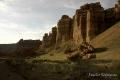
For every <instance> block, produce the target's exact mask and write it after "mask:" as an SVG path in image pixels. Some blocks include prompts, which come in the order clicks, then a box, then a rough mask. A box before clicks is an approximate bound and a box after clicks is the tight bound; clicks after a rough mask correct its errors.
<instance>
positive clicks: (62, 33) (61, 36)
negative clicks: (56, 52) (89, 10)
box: [56, 15, 72, 45]
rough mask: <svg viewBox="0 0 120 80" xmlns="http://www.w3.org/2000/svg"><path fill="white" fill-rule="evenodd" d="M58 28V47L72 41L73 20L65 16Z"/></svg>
mask: <svg viewBox="0 0 120 80" xmlns="http://www.w3.org/2000/svg"><path fill="white" fill-rule="evenodd" d="M57 26H58V29H57V40H56V41H57V45H58V44H59V43H62V42H65V41H68V40H70V39H71V36H72V19H71V18H70V17H69V16H67V15H63V16H62V17H61V19H60V20H59V22H58V24H57Z"/></svg>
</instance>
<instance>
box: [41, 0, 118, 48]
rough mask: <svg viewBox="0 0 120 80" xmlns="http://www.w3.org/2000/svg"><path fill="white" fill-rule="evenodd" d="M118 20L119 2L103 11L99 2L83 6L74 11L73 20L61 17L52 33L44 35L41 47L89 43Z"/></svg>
mask: <svg viewBox="0 0 120 80" xmlns="http://www.w3.org/2000/svg"><path fill="white" fill-rule="evenodd" d="M119 20H120V1H118V4H116V5H115V7H113V8H109V9H106V10H104V8H103V7H102V6H101V4H100V3H99V2H97V3H91V4H85V5H83V6H81V7H80V9H77V10H76V13H75V15H74V16H73V18H70V17H69V16H67V15H63V16H62V17H61V19H60V20H59V21H58V23H57V27H53V28H52V33H49V35H48V34H47V33H46V34H45V35H44V37H43V42H42V45H43V46H45V47H50V46H53V45H59V44H61V43H63V42H66V41H68V40H73V41H74V43H76V44H80V43H81V42H90V41H91V40H92V39H93V38H95V37H96V36H97V35H99V34H100V33H102V32H104V31H105V30H106V29H108V28H109V27H110V26H112V25H113V24H115V23H116V22H117V21H119Z"/></svg>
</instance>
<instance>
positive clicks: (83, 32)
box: [73, 3, 104, 43]
mask: <svg viewBox="0 0 120 80" xmlns="http://www.w3.org/2000/svg"><path fill="white" fill-rule="evenodd" d="M103 26H104V9H103V7H101V5H100V3H92V4H85V5H84V6H81V9H78V10H77V11H76V14H75V16H74V22H73V28H74V29H73V38H74V41H75V42H76V43H80V42H82V41H85V42H86V41H88V42H89V41H90V40H91V39H93V38H94V37H95V36H96V35H98V34H99V33H100V32H102V31H103V30H104V29H103Z"/></svg>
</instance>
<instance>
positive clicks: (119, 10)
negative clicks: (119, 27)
mask: <svg viewBox="0 0 120 80" xmlns="http://www.w3.org/2000/svg"><path fill="white" fill-rule="evenodd" d="M115 12H116V19H117V20H120V0H118V4H116V5H115Z"/></svg>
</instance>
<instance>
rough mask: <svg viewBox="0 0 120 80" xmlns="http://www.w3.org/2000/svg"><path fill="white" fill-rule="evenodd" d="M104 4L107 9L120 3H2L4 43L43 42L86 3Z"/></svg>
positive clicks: (0, 35) (107, 0) (104, 0)
mask: <svg viewBox="0 0 120 80" xmlns="http://www.w3.org/2000/svg"><path fill="white" fill-rule="evenodd" d="M97 1H100V2H101V4H102V6H103V7H104V8H109V7H113V6H114V5H115V3H116V2H117V0H0V44H7V43H16V42H17V41H19V39H21V38H23V39H42V36H43V34H44V33H46V32H49V31H50V30H51V28H52V27H53V26H55V25H56V24H57V22H58V20H59V19H60V17H61V16H62V15H64V14H66V15H69V16H70V17H72V16H73V15H74V14H75V10H76V9H78V8H79V7H80V6H82V5H84V4H85V3H91V2H97Z"/></svg>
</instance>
